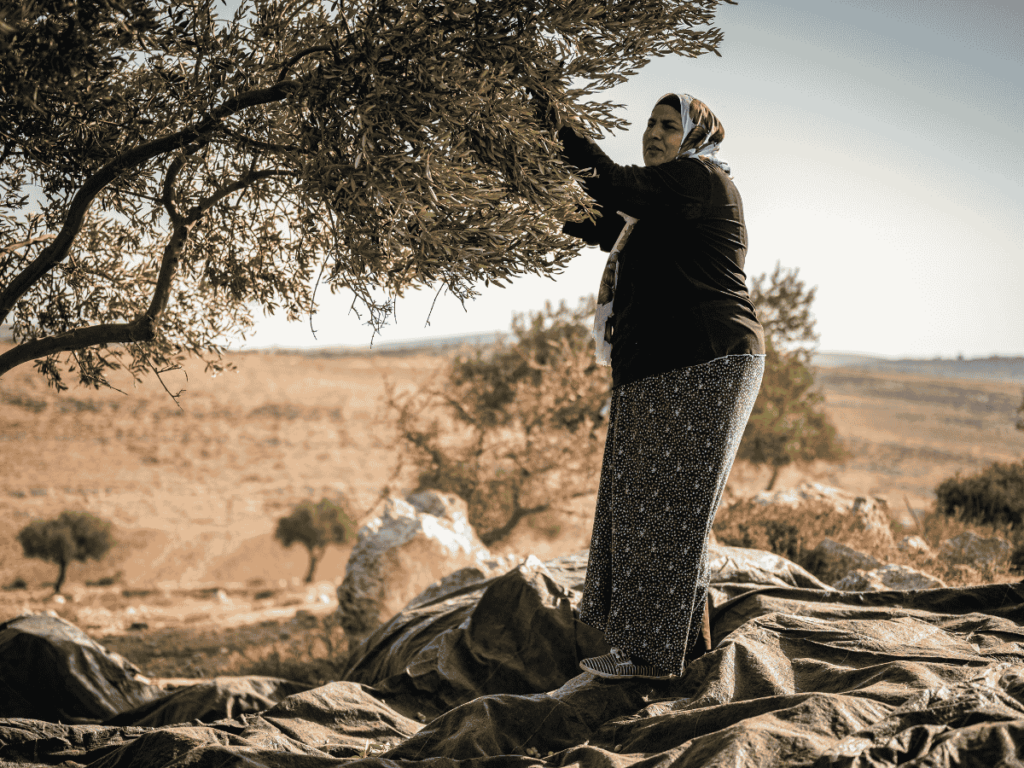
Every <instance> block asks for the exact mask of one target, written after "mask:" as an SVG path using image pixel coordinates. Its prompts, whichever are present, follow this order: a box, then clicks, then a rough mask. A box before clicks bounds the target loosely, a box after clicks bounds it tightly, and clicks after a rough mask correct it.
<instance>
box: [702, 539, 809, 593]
mask: <svg viewBox="0 0 1024 768" xmlns="http://www.w3.org/2000/svg"><path fill="white" fill-rule="evenodd" d="M708 576H709V577H710V581H711V583H712V584H764V585H767V586H775V587H800V588H802V589H829V587H828V585H827V584H824V583H822V582H821V581H820V580H819V579H818V578H817V577H816V576H814V575H813V574H811V573H809V572H808V571H806V570H804V569H803V568H801V567H800V566H799V565H797V564H796V563H794V562H792V561H790V560H787V559H786V558H784V557H782V556H780V555H776V554H775V553H774V552H765V551H763V550H760V549H747V548H746V547H728V546H725V545H724V544H719V543H717V542H713V543H712V542H709V543H708Z"/></svg>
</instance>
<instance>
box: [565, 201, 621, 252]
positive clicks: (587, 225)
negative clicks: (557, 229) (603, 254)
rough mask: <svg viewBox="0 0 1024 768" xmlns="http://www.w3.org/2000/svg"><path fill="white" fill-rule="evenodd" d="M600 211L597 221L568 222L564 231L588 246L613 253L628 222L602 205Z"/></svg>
mask: <svg viewBox="0 0 1024 768" xmlns="http://www.w3.org/2000/svg"><path fill="white" fill-rule="evenodd" d="M598 209H599V213H600V214H601V215H600V216H598V218H597V219H596V220H595V221H590V220H585V221H567V222H565V224H564V225H563V226H562V231H563V232H564V233H565V234H567V235H572V236H573V237H578V238H580V240H582V241H583V242H585V243H586V244H587V245H599V246H601V250H602V251H611V249H612V246H613V245H615V241H616V239H618V237H619V233H620V232H621V231H622V227H623V225H624V224H625V223H626V221H625V219H623V218H622V217H621V216H619V215H618V214H617V213H614V212H609V211H607V210H605V209H603V208H602V207H601V206H600V205H599V206H598Z"/></svg>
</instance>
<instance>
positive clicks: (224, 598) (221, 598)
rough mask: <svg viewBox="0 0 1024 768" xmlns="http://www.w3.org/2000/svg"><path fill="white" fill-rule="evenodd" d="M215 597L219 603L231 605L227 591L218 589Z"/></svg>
mask: <svg viewBox="0 0 1024 768" xmlns="http://www.w3.org/2000/svg"><path fill="white" fill-rule="evenodd" d="M215 597H216V598H217V602H218V603H220V604H221V605H231V598H230V597H228V593H227V592H225V591H224V590H223V589H218V590H217V593H216V595H215Z"/></svg>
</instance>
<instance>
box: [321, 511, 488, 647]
mask: <svg viewBox="0 0 1024 768" xmlns="http://www.w3.org/2000/svg"><path fill="white" fill-rule="evenodd" d="M463 568H470V569H475V570H476V571H477V572H478V573H479V574H480V575H481V576H489V575H491V574H492V573H495V572H499V571H500V569H501V563H500V562H499V561H497V560H495V559H492V558H491V555H490V552H488V550H487V547H485V546H484V545H483V542H481V541H480V539H479V538H478V537H477V535H476V533H475V532H474V531H473V528H472V527H471V526H470V524H469V519H468V517H467V513H466V503H465V502H464V501H463V500H462V499H460V498H459V497H458V496H455V495H454V494H442V493H438V492H435V491H426V492H423V493H416V494H413V495H411V496H409V497H408V498H406V499H405V500H402V499H397V498H391V499H388V500H387V502H386V503H385V505H384V511H383V513H382V514H381V515H380V516H378V517H375V518H373V519H372V520H370V522H368V523H366V525H364V526H363V527H362V528H361V529H360V530H359V534H358V539H357V541H356V545H355V547H354V548H353V550H352V554H351V555H349V559H348V566H347V567H346V568H345V580H344V581H343V582H342V584H341V586H340V587H338V613H339V615H340V619H341V625H342V627H343V628H344V629H345V632H346V633H347V634H348V635H349V637H350V638H353V639H355V640H359V639H361V638H363V637H365V636H367V635H368V634H370V633H371V632H373V630H375V629H376V628H377V627H379V626H380V625H381V624H383V623H384V622H386V621H387V620H388V619H390V618H391V617H392V616H394V615H395V614H396V613H398V612H399V611H400V610H402V608H404V607H405V605H406V604H407V603H408V602H409V601H410V600H412V599H413V598H414V597H416V596H417V595H418V594H420V593H421V592H423V590H425V589H427V588H428V587H429V586H430V585H432V584H434V583H435V582H437V581H438V580H439V579H442V578H443V577H445V576H447V575H449V574H451V573H453V572H454V571H458V570H460V569H463Z"/></svg>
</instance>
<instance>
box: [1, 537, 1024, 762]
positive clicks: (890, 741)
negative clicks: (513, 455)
mask: <svg viewBox="0 0 1024 768" xmlns="http://www.w3.org/2000/svg"><path fill="white" fill-rule="evenodd" d="M755 559H756V557H755ZM583 567H585V559H584V558H575V559H573V558H567V559H563V560H562V561H560V562H552V563H551V564H550V566H540V565H538V564H536V563H530V564H528V565H526V566H524V567H521V568H519V569H517V570H515V571H512V572H510V573H508V574H506V575H505V576H502V577H499V578H497V579H492V580H489V581H487V582H482V583H481V584H473V585H470V586H468V587H466V588H463V589H462V590H459V591H457V592H455V593H452V594H449V595H444V596H441V597H440V598H438V599H437V600H436V601H434V602H428V603H426V604H424V605H420V606H418V607H417V608H416V609H415V610H411V611H407V612H404V613H403V614H401V615H399V616H397V617H395V619H394V620H392V621H391V622H389V624H387V625H386V626H384V627H381V628H380V629H379V630H378V631H377V632H376V633H375V634H374V635H372V636H371V637H370V638H367V640H366V641H365V642H364V643H363V645H362V646H361V647H360V649H359V650H358V652H357V653H356V654H355V655H354V657H353V659H352V662H351V665H350V668H349V671H348V676H350V677H352V678H353V680H351V681H348V682H339V683H332V684H330V685H328V686H324V687H322V688H316V689H313V690H310V691H306V692H303V693H299V694H296V695H293V696H290V697H288V698H286V699H284V700H283V701H282V702H280V703H279V704H277V705H275V706H274V707H272V708H270V709H269V710H267V711H265V712H262V713H259V714H244V715H241V716H239V717H234V718H231V719H224V720H220V721H217V722H214V723H210V724H207V725H201V724H181V725H176V726H164V727H160V728H140V727H137V726H123V725H122V726H85V725H77V726H75V725H64V726H61V725H56V724H53V723H44V722H41V721H32V720H0V759H8V760H17V759H29V760H35V761H39V762H48V763H58V762H60V761H61V760H69V759H70V760H73V761H75V762H79V763H88V764H90V765H95V766H103V767H104V768H127V766H137V765H147V766H154V768H163V767H164V766H166V767H167V768H170V766H172V765H173V766H179V765H180V766H185V765H187V766H229V765H238V766H241V765H247V766H251V765H254V764H256V765H261V766H271V767H276V766H281V767H282V768H283V767H284V766H328V765H337V764H339V760H338V758H341V757H347V758H351V757H357V758H358V757H359V756H360V755H362V754H364V753H366V754H367V755H368V756H367V757H365V758H363V759H357V760H349V761H347V762H346V764H347V765H359V766H362V765H365V766H380V767H383V766H388V768H428V767H429V768H442V767H443V768H449V767H450V768H456V766H458V768H466V767H467V766H480V767H481V768H482V767H483V766H516V765H522V766H581V768H592V767H593V768H597V767H598V766H600V767H601V768H605V767H606V766H631V765H637V766H643V767H644V768H649V767H650V766H670V765H671V766H701V767H703V766H715V765H729V766H736V765H739V766H748V765H749V766H775V765H787V766H790V765H795V766H816V767H824V766H850V767H851V768H852V767H853V766H857V767H858V768H867V767H871V768H888V767H890V766H897V765H901V766H902V765H907V764H913V765H928V766H936V767H942V768H944V767H945V766H955V765H984V766H986V767H987V768H994V766H1001V765H1019V764H1022V758H1024V627H1022V624H1024V587H1022V586H1021V585H1020V584H1001V585H989V586H978V587H970V588H964V589H940V590H927V591H919V592H879V593H865V594H859V593H842V592H837V591H835V590H829V589H821V588H808V587H807V586H806V585H800V584H794V583H792V582H793V581H796V578H795V577H792V578H790V577H786V578H789V580H788V581H786V585H785V586H783V585H776V584H771V583H767V584H766V583H764V581H765V580H762V581H761V583H757V582H755V583H747V584H743V583H737V582H722V581H719V582H717V583H715V586H714V608H713V611H712V626H713V632H714V636H715V640H716V643H717V645H716V647H715V649H714V650H713V651H712V652H711V653H709V654H707V655H706V656H704V657H703V658H701V659H699V660H698V661H697V662H695V663H694V664H692V665H691V666H690V667H689V668H688V669H687V670H686V672H685V673H684V674H683V675H682V676H681V677H679V678H678V679H675V680H671V681H661V682H658V681H654V682H652V681H641V680H630V681H604V680H600V679H598V678H594V677H593V676H590V675H586V674H577V672H578V670H576V669H575V668H574V663H570V661H572V662H575V661H576V659H570V655H571V654H575V655H576V656H579V655H580V654H587V653H591V652H592V650H593V648H594V645H595V644H599V642H600V638H595V637H594V636H592V635H590V634H588V632H589V630H587V629H586V628H585V627H582V626H581V625H579V623H578V620H577V619H576V614H575V611H574V608H575V605H576V603H577V601H578V599H579V586H580V585H581V583H582V575H583ZM731 572H732V573H734V572H736V569H733V570H732V571H731ZM730 577H731V576H730ZM801 578H802V577H801ZM768 581H771V580H770V579H769V580H768ZM784 581H785V578H784ZM539 638H542V639H539ZM467 697H470V698H467ZM423 721H426V722H425V723H424V722H423ZM381 750H386V751H384V752H383V754H379V755H376V756H374V755H375V753H376V752H378V751H381Z"/></svg>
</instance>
